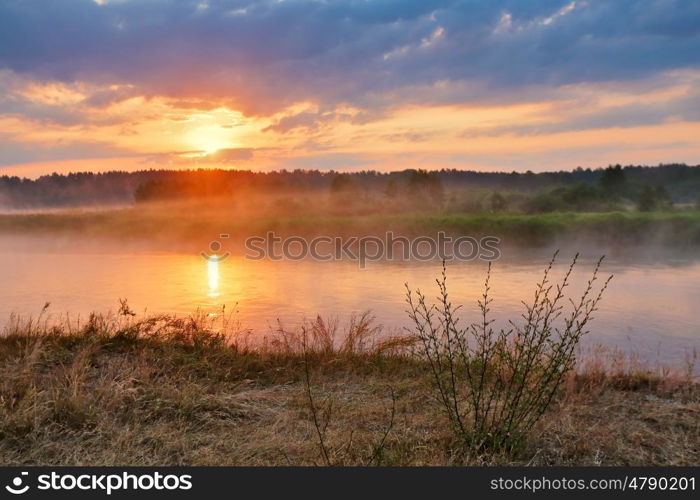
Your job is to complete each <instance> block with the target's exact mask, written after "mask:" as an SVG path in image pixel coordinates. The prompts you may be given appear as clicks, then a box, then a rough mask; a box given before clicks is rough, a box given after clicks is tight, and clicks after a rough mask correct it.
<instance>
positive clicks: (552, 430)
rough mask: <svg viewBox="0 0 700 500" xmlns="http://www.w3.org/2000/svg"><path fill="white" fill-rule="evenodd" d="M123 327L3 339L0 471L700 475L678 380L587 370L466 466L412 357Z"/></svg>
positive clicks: (162, 323)
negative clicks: (616, 469) (531, 423)
mask: <svg viewBox="0 0 700 500" xmlns="http://www.w3.org/2000/svg"><path fill="white" fill-rule="evenodd" d="M122 313H123V315H122V316H120V317H118V318H117V317H103V316H93V317H92V318H91V319H90V321H88V322H87V323H86V324H84V325H72V326H71V325H63V326H58V327H49V326H47V325H42V324H41V323H37V322H33V323H19V322H16V323H15V324H13V325H10V326H8V327H7V328H6V329H5V331H4V334H3V335H2V336H1V337H0V456H1V457H2V464H3V465H20V464H37V465H38V464H41V465H59V464H60V465H78V464H80V465H116V464H120V465H164V464H168V465H176V464H177V465H203V464H208V465H229V464H230V465H311V464H321V465H322V464H326V463H331V464H344V465H364V464H371V465H377V464H380V465H461V464H488V465H494V464H522V465H694V464H697V463H698V462H699V461H700V426H699V425H698V422H700V389H699V386H698V384H697V382H696V381H694V379H693V378H692V376H691V375H690V373H692V370H691V371H688V367H679V368H678V369H677V370H650V369H648V368H645V367H642V366H639V365H635V364H633V363H626V362H624V359H623V358H619V357H618V358H617V359H616V358H614V357H611V358H609V360H610V362H609V363H606V362H603V361H602V360H603V357H602V356H600V355H596V356H594V357H589V358H586V359H583V360H582V361H581V362H580V363H579V365H578V369H577V373H575V374H571V375H570V376H569V377H568V380H567V381H566V383H565V384H564V388H563V390H562V391H560V392H559V393H558V394H557V397H556V400H555V402H554V404H553V406H552V407H551V408H550V410H549V411H548V412H547V413H546V414H545V415H544V417H543V418H542V419H541V420H540V421H539V423H538V424H537V425H536V427H535V428H533V429H532V431H531V432H530V434H529V435H528V436H527V439H526V440H525V442H524V443H523V444H522V445H521V446H519V447H518V448H517V449H515V450H512V451H511V452H508V453H505V452H498V453H489V452H488V451H486V452H479V453H470V452H465V451H464V449H463V447H462V446H460V443H458V442H456V441H455V439H454V437H453V434H452V433H451V432H450V428H449V424H448V422H447V421H446V417H445V416H444V415H443V413H442V411H441V410H442V409H441V407H440V405H439V403H438V402H437V401H436V400H435V398H434V393H433V390H432V388H431V379H430V375H429V373H428V370H427V367H426V366H425V365H424V364H423V362H422V361H421V360H420V359H417V358H416V357H415V356H414V355H413V354H412V352H411V351H412V347H411V344H410V342H409V341H407V340H406V339H402V340H399V339H393V340H390V339H384V340H383V341H382V340H379V338H380V337H377V336H376V334H377V331H376V329H374V328H372V327H371V326H370V325H368V324H367V323H365V322H363V321H359V322H358V323H356V324H355V325H354V326H352V327H350V328H349V329H348V331H347V332H346V333H345V335H344V336H343V337H342V338H336V340H337V341H336V342H333V341H332V339H333V335H331V334H330V333H333V332H330V333H329V332H325V333H323V334H319V335H315V336H314V340H313V342H312V343H311V344H308V345H307V349H306V355H305V354H304V350H303V349H302V345H301V344H300V337H299V336H298V334H296V333H294V332H278V335H277V336H275V337H274V338H268V339H266V340H265V341H264V342H262V343H258V344H256V345H250V344H248V342H247V341H246V338H245V337H241V336H239V337H235V341H234V342H230V341H227V340H225V339H224V337H222V336H220V335H218V334H216V333H214V331H212V330H210V329H209V328H208V327H207V325H206V321H205V320H203V319H201V318H187V319H184V318H183V319H176V318H170V317H151V318H145V319H142V320H138V321H137V320H135V319H132V318H131V317H130V314H129V310H128V308H127V309H125V310H123V311H122ZM309 395H311V402H312V404H310V398H309ZM314 414H315V416H316V418H314ZM315 420H316V423H317V424H318V425H316V424H315V423H314V421H315ZM319 426H320V427H321V428H322V429H323V434H322V436H323V443H322V444H323V445H322V446H321V443H320V441H319ZM324 449H325V454H326V455H327V456H324Z"/></svg>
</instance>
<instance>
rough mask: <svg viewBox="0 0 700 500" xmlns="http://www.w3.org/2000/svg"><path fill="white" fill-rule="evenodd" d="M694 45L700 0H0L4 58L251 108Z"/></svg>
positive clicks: (526, 76)
mask: <svg viewBox="0 0 700 500" xmlns="http://www.w3.org/2000/svg"><path fill="white" fill-rule="evenodd" d="M698 54H700V2H696V1H686V0H617V1H614V2H613V1H606V0H587V1H578V2H576V3H573V2H569V1H561V0H530V1H527V2H525V1H521V0H383V1H381V0H376V1H367V0H337V1H325V2H321V1H312V0H286V1H276V0H269V1H265V0H263V1H251V0H220V1H214V0H209V1H208V2H206V1H203V0H199V1H188V0H150V1H147V2H144V1H135V0H132V1H124V0H114V1H111V2H107V3H105V4H102V5H98V4H97V3H95V2H94V1H92V0H62V1H60V2H59V1H55V0H3V1H2V2H0V67H1V68H6V69H10V70H12V71H14V72H17V73H20V74H25V75H28V76H31V77H33V78H38V79H57V80H62V81H67V82H71V81H90V82H93V83H110V84H112V83H129V84H132V85H134V88H133V89H132V90H130V92H141V93H145V94H146V95H156V94H159V95H168V96H172V97H178V98H180V97H181V98H189V97H197V98H201V99H227V100H229V101H230V104H231V105H233V106H237V107H238V108H240V109H243V110H245V111H247V112H249V113H269V112H272V111H275V110H278V109H280V108H282V107H283V106H285V105H288V104H290V103H293V102H297V101H299V100H303V99H313V100H315V101H318V102H321V103H323V104H324V105H326V106H331V107H332V106H333V105H334V104H337V103H339V102H350V103H356V104H358V105H366V104H367V102H376V100H378V101H379V102H380V103H383V104H387V100H391V97H392V96H396V95H401V96H402V98H409V99H410V95H409V96H406V93H405V92H403V93H402V92H401V89H404V88H411V87H414V86H431V85H433V84H435V83H437V82H455V83H457V82H469V84H470V85H471V86H470V87H469V88H470V89H471V95H469V93H467V95H468V96H469V97H472V98H474V99H478V97H479V90H480V89H481V90H483V91H484V92H488V93H493V92H500V93H501V94H503V95H507V94H508V93H510V92H512V91H513V90H514V89H519V88H523V87H526V86H529V85H546V86H560V85H565V84H570V83H579V82H599V81H615V80H634V79H637V78H643V77H647V76H650V75H653V74H655V73H658V72H661V71H666V70H671V69H678V68H690V67H698V66H699V65H700V56H698ZM118 94H119V93H117V95H113V94H109V93H107V94H104V95H100V96H96V97H95V98H94V99H95V103H96V104H98V105H99V104H104V103H106V102H109V101H110V100H111V99H113V98H117V97H118ZM377 96H381V97H377ZM373 100H374V101H373ZM389 104H390V103H389ZM280 126H281V127H284V125H283V124H280Z"/></svg>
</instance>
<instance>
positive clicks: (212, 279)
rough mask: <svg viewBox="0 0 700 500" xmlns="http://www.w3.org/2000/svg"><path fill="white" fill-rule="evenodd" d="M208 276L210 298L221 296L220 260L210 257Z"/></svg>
mask: <svg viewBox="0 0 700 500" xmlns="http://www.w3.org/2000/svg"><path fill="white" fill-rule="evenodd" d="M207 276H208V278H209V294H208V295H209V297H218V296H219V260H218V259H217V258H215V257H214V258H212V257H210V258H209V259H207Z"/></svg>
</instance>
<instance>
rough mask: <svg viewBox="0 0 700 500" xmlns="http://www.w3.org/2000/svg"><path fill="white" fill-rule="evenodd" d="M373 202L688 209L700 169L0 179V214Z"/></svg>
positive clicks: (475, 207)
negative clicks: (291, 199)
mask: <svg viewBox="0 0 700 500" xmlns="http://www.w3.org/2000/svg"><path fill="white" fill-rule="evenodd" d="M249 192H256V193H265V194H272V195H280V196H284V195H289V194H292V195H295V196H297V195H304V193H307V194H308V195H317V194H318V193H319V192H324V193H327V194H328V195H329V196H330V197H331V199H332V197H333V196H348V197H351V198H357V197H358V196H360V197H362V196H364V197H371V198H372V199H375V200H376V199H382V198H386V199H388V200H391V199H401V198H404V199H405V198H410V199H411V200H413V202H415V201H416V200H417V199H424V200H425V201H426V202H428V203H429V204H431V205H432V206H433V207H436V206H438V207H439V208H440V209H446V208H448V207H449V208H450V209H451V210H452V211H460V210H461V211H479V210H489V211H498V210H507V209H514V207H515V208H517V210H516V211H520V212H526V213H527V212H546V211H554V210H567V209H573V210H604V209H615V208H616V207H618V206H621V205H625V204H627V205H632V206H634V205H636V206H637V208H639V209H640V210H645V209H646V210H650V209H655V208H658V207H659V206H671V205H678V204H680V205H696V204H697V203H698V202H699V201H700V200H699V199H698V195H699V193H700V165H697V166H688V165H685V164H668V165H659V166H653V167H647V166H636V165H628V166H624V167H623V166H621V165H614V166H609V167H607V168H597V169H590V168H586V169H584V168H577V169H575V170H573V171H559V172H541V173H534V172H530V171H528V172H524V173H518V172H510V173H508V172H475V171H468V170H438V171H424V170H403V171H397V172H388V173H383V172H376V171H361V172H352V173H339V172H336V171H318V170H294V171H286V170H281V171H274V172H252V171H247V170H208V169H207V170H205V169H200V170H146V171H138V172H119V171H117V172H106V173H90V172H84V173H69V174H51V175H45V176H42V177H39V178H37V179H34V180H32V179H26V178H20V177H10V176H2V177H0V208H3V209H37V208H51V207H68V206H97V205H124V204H133V203H145V202H150V201H167V200H180V199H206V198H212V197H217V198H226V197H235V196H236V195H237V194H241V193H249Z"/></svg>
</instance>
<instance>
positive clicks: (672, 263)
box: [0, 237, 700, 363]
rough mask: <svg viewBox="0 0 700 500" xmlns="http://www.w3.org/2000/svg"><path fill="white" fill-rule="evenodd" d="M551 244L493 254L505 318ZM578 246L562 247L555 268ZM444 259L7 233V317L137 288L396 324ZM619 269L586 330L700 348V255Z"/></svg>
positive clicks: (77, 306) (249, 313)
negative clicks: (225, 250)
mask: <svg viewBox="0 0 700 500" xmlns="http://www.w3.org/2000/svg"><path fill="white" fill-rule="evenodd" d="M599 254H600V253H599V252H596V251H595V250H594V249H586V252H585V253H584V254H583V258H582V259H581V260H580V264H579V265H578V266H577V269H576V270H575V272H574V274H573V284H572V286H571V287H570V289H569V295H570V296H572V297H575V296H576V294H577V293H578V292H580V291H581V290H582V289H583V287H584V286H585V283H586V280H587V279H588V278H589V276H590V273H591V272H592V269H593V265H594V262H595V259H596V258H597V257H598V256H599ZM550 256H551V254H549V255H548V253H547V252H546V251H542V250H538V251H524V250H522V251H515V250H506V251H504V256H503V258H502V259H501V260H500V261H497V262H495V263H494V264H493V272H492V294H493V298H494V299H495V301H494V303H493V305H492V312H493V317H494V319H496V326H506V325H507V321H508V320H509V319H512V320H515V321H517V320H518V319H519V315H520V314H521V313H522V312H523V310H524V307H523V305H522V304H521V301H526V302H529V301H530V300H531V299H532V295H533V292H534V287H535V284H536V283H537V282H538V280H539V279H540V278H541V273H542V270H543V269H544V267H545V265H546V263H547V261H548V258H549V257H550ZM572 256H573V252H562V254H561V255H560V258H559V259H558V264H557V265H556V266H555V268H554V275H555V276H554V277H560V276H561V274H562V273H563V272H564V271H565V268H566V266H567V265H568V263H569V260H570V258H571V257H572ZM486 266H487V265H486V263H485V262H480V261H476V262H468V263H467V262H452V263H449V264H448V286H449V290H450V292H451V298H452V300H453V302H454V303H461V304H464V309H463V310H462V311H461V316H462V318H463V321H465V322H471V321H475V320H477V316H478V312H477V309H476V300H477V298H478V297H479V296H480V294H481V293H482V287H483V281H484V277H485V272H486ZM439 272H440V263H439V262H437V261H435V262H427V263H426V262H423V263H417V262H371V263H369V265H368V266H367V268H366V269H365V270H361V269H359V268H358V265H357V263H356V262H342V261H340V262H315V261H311V260H306V261H301V262H291V261H277V262H273V261H268V260H263V261H250V260H246V259H244V258H243V256H242V255H240V254H234V255H232V256H231V257H229V258H228V259H225V260H223V261H221V262H216V263H212V262H210V261H207V260H206V259H204V258H203V257H202V256H201V255H199V254H198V253H195V252H184V251H170V252H165V251H158V250H153V249H148V248H141V249H134V248H126V247H124V246H121V245H119V244H116V243H112V244H106V243H102V244H99V245H98V244H92V245H78V244H73V245H71V244H69V242H67V241H66V242H64V243H63V244H60V245H57V244H56V242H55V240H49V239H47V240H46V241H43V242H42V241H41V239H38V238H36V237H34V238H10V237H3V238H0V276H2V288H1V289H0V320H1V321H2V323H5V322H7V321H8V320H9V318H10V315H11V314H13V313H14V314H19V315H21V316H23V317H27V316H30V315H33V316H36V315H38V313H39V312H40V310H41V308H42V306H43V305H44V303H45V302H50V303H51V306H50V307H49V309H48V313H49V315H50V316H49V319H50V320H56V321H58V320H60V319H62V318H65V317H66V315H68V316H69V317H70V318H71V319H73V320H76V321H77V320H78V318H83V319H86V318H87V316H88V315H89V313H90V312H93V311H95V312H108V311H115V310H116V309H117V307H118V305H119V302H118V301H119V299H120V298H126V299H128V301H129V304H130V306H131V308H132V309H133V310H134V311H136V312H137V313H138V314H139V315H144V314H151V313H172V314H177V315H188V314H192V313H194V312H196V311H200V312H202V313H206V314H212V315H214V314H220V313H221V312H222V310H224V307H225V311H226V313H233V312H234V311H235V313H234V315H233V319H234V320H235V321H237V322H239V324H240V328H242V329H251V330H252V331H253V332H254V334H255V335H266V334H268V333H270V332H271V330H274V329H276V328H277V326H278V321H279V322H280V323H281V324H282V325H284V326H285V327H286V328H294V327H295V326H297V325H299V323H300V322H301V321H303V320H304V319H313V318H315V316H316V315H317V314H318V315H321V316H322V317H324V318H335V319H337V320H338V322H339V324H340V325H341V327H342V326H343V325H344V324H346V323H347V322H348V321H349V318H350V316H351V315H352V314H353V313H362V312H364V311H366V310H371V312H372V314H373V315H374V316H375V317H376V322H377V323H379V324H381V325H383V326H384V327H385V331H387V332H388V333H397V332H399V331H401V330H402V329H403V327H405V326H408V321H407V317H406V314H405V312H404V309H405V307H404V302H403V300H404V283H406V282H408V283H409V284H410V285H411V287H412V288H416V287H420V288H421V289H422V290H423V291H425V292H426V293H427V295H428V296H429V297H432V296H434V295H436V293H437V289H436V286H435V282H434V279H435V277H437V275H438V274H439ZM609 273H612V274H614V275H615V277H614V279H613V281H612V282H611V284H610V287H609V289H608V291H607V292H606V294H605V296H604V299H603V301H602V303H601V307H600V310H599V311H598V312H597V313H596V314H595V319H594V320H593V322H592V324H591V326H590V330H591V331H590V333H589V334H588V336H587V337H586V339H585V343H587V344H598V343H599V344H603V345H606V346H615V347H619V348H621V349H622V350H624V351H626V352H634V353H638V354H639V355H640V356H641V357H643V358H645V359H648V360H651V361H659V362H662V363H682V362H683V361H684V359H685V357H686V356H687V355H689V354H691V353H692V351H693V349H698V348H700V308H698V307H697V305H698V304H700V261H699V260H697V259H696V258H692V257H689V256H687V255H685V256H683V255H679V254H675V253H672V252H661V251H660V250H657V251H655V252H651V251H650V252H646V253H639V254H638V255H637V256H635V257H632V258H630V256H629V255H627V254H615V253H613V254H612V255H610V256H609V257H608V258H607V259H606V262H605V265H604V267H603V275H607V274H609Z"/></svg>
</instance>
